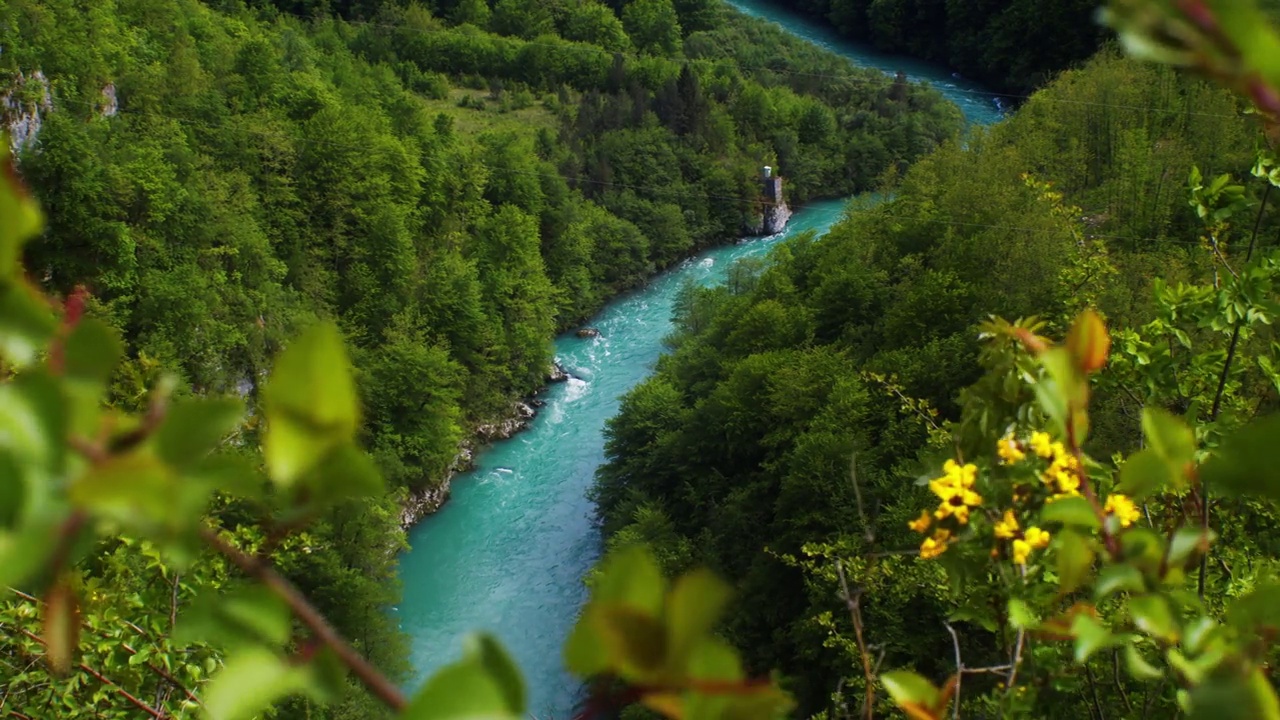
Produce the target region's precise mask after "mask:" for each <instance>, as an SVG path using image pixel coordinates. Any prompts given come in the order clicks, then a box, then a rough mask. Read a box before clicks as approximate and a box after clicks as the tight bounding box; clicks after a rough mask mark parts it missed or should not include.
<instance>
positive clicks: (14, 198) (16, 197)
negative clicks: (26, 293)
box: [0, 133, 44, 285]
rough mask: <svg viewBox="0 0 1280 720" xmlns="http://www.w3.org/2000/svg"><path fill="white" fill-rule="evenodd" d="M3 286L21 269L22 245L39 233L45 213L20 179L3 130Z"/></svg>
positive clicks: (0, 251)
mask: <svg viewBox="0 0 1280 720" xmlns="http://www.w3.org/2000/svg"><path fill="white" fill-rule="evenodd" d="M0 218H4V220H5V222H3V223H0V285H2V284H3V283H4V282H6V281H8V280H11V279H12V278H14V277H15V276H17V275H18V274H19V272H20V262H21V260H22V246H23V244H25V243H26V242H27V241H28V240H30V239H31V238H33V237H35V236H36V235H38V234H39V233H40V230H41V228H43V227H44V216H43V214H42V213H41V212H40V208H39V206H37V205H36V203H35V200H33V199H32V197H31V195H30V193H28V192H27V190H26V188H24V187H23V186H22V182H21V180H19V179H18V171H17V170H16V169H15V168H14V166H13V157H12V155H11V154H10V151H9V136H8V133H0Z"/></svg>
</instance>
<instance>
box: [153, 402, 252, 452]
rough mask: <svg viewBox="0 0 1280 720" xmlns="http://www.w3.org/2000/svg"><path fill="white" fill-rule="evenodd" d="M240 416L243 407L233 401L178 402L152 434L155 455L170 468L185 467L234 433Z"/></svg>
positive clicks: (242, 404)
mask: <svg viewBox="0 0 1280 720" xmlns="http://www.w3.org/2000/svg"><path fill="white" fill-rule="evenodd" d="M243 415H244V403H242V402H240V401H239V400H237V399H236V398H188V399H182V400H178V401H176V402H174V403H173V405H172V406H171V407H170V408H169V410H168V413H167V414H166V415H165V420H164V423H163V424H161V425H160V428H159V429H158V430H157V431H156V452H157V454H159V456H160V459H162V460H164V461H165V462H167V463H169V464H170V465H173V466H175V467H179V468H185V467H188V466H190V465H192V464H194V463H196V462H198V461H199V460H201V459H202V458H203V457H204V456H205V455H206V454H208V453H209V452H210V451H211V450H213V449H214V448H215V447H217V445H218V443H219V442H221V441H222V439H223V438H225V437H226V436H227V435H229V434H230V433H231V431H233V430H235V429H236V427H237V425H239V423H240V420H241V418H242V417H243Z"/></svg>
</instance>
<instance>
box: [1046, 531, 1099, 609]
mask: <svg viewBox="0 0 1280 720" xmlns="http://www.w3.org/2000/svg"><path fill="white" fill-rule="evenodd" d="M1054 542H1055V544H1056V545H1057V549H1058V586H1059V587H1058V592H1059V593H1060V594H1062V595H1066V594H1068V593H1071V592H1073V591H1074V590H1075V589H1076V588H1078V587H1080V586H1081V585H1082V584H1083V583H1084V581H1085V579H1086V578H1087V577H1088V576H1089V571H1090V570H1092V569H1093V557H1094V552H1093V546H1092V544H1091V542H1090V541H1089V539H1088V538H1085V537H1084V536H1083V535H1081V534H1079V533H1077V532H1075V531H1073V530H1069V529H1068V530H1063V531H1062V532H1060V533H1058V535H1057V538H1056V539H1055V540H1054Z"/></svg>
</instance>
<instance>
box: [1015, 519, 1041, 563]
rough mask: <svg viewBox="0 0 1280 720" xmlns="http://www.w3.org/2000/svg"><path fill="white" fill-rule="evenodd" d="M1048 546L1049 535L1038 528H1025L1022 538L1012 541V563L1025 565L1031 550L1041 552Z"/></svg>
mask: <svg viewBox="0 0 1280 720" xmlns="http://www.w3.org/2000/svg"><path fill="white" fill-rule="evenodd" d="M1048 546H1049V533H1047V532H1045V531H1044V530H1041V529H1040V528H1038V527H1030V528H1027V531H1026V532H1025V533H1024V534H1023V536H1022V537H1020V538H1018V539H1017V540H1014V541H1013V553H1012V555H1013V562H1014V563H1015V564H1017V565H1026V564H1027V558H1028V557H1030V556H1031V551H1032V550H1043V549H1044V548H1046V547H1048Z"/></svg>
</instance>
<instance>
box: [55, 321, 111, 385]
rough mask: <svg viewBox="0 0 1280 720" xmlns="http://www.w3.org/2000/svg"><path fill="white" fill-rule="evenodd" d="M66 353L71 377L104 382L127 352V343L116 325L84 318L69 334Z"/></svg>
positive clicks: (67, 368)
mask: <svg viewBox="0 0 1280 720" xmlns="http://www.w3.org/2000/svg"><path fill="white" fill-rule="evenodd" d="M63 352H64V357H65V360H66V372H67V376H68V377H72V378H79V379H82V380H89V381H91V382H95V383H99V384H105V383H106V382H107V381H108V380H110V379H111V373H112V372H114V371H115V369H116V365H117V364H119V362H120V358H121V356H122V355H123V354H124V343H122V342H121V341H120V335H119V333H118V332H116V330H115V328H113V327H111V326H109V325H107V324H106V323H104V322H102V321H101V320H95V319H93V318H84V319H82V320H80V322H78V323H76V326H75V329H74V330H72V331H71V334H70V335H68V336H67V340H66V344H65V345H64V346H63Z"/></svg>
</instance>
